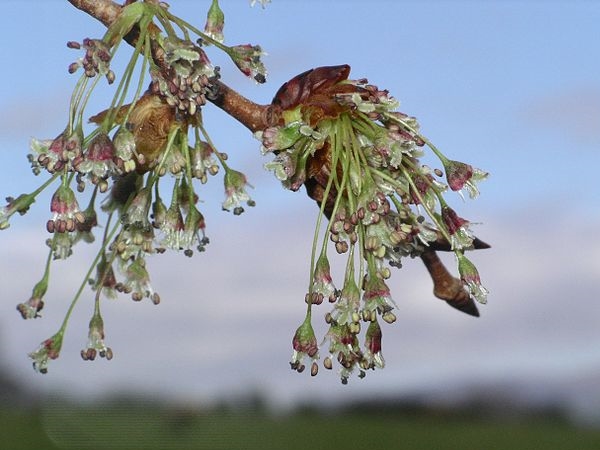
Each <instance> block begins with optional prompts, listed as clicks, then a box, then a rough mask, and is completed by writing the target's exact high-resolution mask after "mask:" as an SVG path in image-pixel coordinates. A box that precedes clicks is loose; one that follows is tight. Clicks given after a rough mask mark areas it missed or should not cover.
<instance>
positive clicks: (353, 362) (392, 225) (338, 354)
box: [257, 66, 487, 383]
mask: <svg viewBox="0 0 600 450" xmlns="http://www.w3.org/2000/svg"><path fill="white" fill-rule="evenodd" d="M349 70H350V68H349V67H348V66H333V67H320V68H317V69H314V70H312V71H308V72H305V73H303V74H301V75H299V76H297V77H296V78H294V79H292V80H290V81H289V82H288V83H286V84H285V85H284V86H283V87H282V88H281V89H280V90H279V92H278V93H277V95H276V96H275V98H274V100H273V105H274V107H277V108H279V109H280V112H281V117H282V120H281V121H280V123H279V124H278V125H277V126H274V127H271V128H268V129H266V130H264V131H262V132H259V133H257V137H258V138H259V139H260V140H261V142H262V147H263V153H265V154H272V155H274V158H273V160H272V161H271V162H269V163H267V164H266V167H267V168H268V169H270V170H272V171H273V172H274V174H275V176H276V177H277V178H278V179H279V180H281V182H282V184H283V185H284V186H285V187H286V188H288V189H291V190H297V189H299V188H300V187H301V186H302V185H304V186H305V187H306V189H307V192H308V194H309V196H311V197H312V198H313V199H315V200H316V201H317V203H318V204H319V206H320V215H319V219H318V223H317V231H318V230H320V229H321V228H320V227H321V225H320V223H321V218H322V217H323V216H324V217H326V218H327V219H329V226H328V228H327V232H326V235H325V236H323V237H322V241H321V243H320V244H319V242H318V241H317V240H315V242H314V246H313V261H315V263H314V264H313V268H312V269H311V270H312V272H311V273H312V277H311V283H310V285H309V286H308V294H307V295H306V301H307V303H308V310H307V319H306V320H305V322H304V324H303V326H302V327H300V328H299V329H298V331H297V332H296V335H295V336H294V339H293V347H294V354H293V355H292V362H291V365H292V368H293V369H296V370H299V369H300V368H302V367H304V365H303V363H302V358H303V357H305V356H308V357H310V358H311V359H312V360H313V364H314V359H315V358H316V355H318V352H317V349H316V348H314V347H313V345H312V342H313V341H315V339H316V338H315V337H314V332H313V331H312V327H309V324H310V317H311V310H312V305H318V304H320V303H322V301H323V299H325V298H326V299H328V301H329V302H330V303H331V304H332V309H331V311H330V312H328V313H327V314H326V322H327V324H328V325H329V331H328V332H327V334H326V336H325V340H324V342H323V344H322V345H321V347H322V348H323V349H325V350H326V351H327V352H328V356H327V357H326V358H325V359H324V362H323V364H324V366H325V368H327V369H330V368H331V367H332V362H333V361H336V360H337V361H338V363H339V364H340V366H341V369H340V375H341V379H342V382H344V383H346V382H347V380H348V377H349V375H350V374H351V373H352V372H353V371H355V370H358V372H359V375H361V376H364V374H365V370H367V369H373V368H375V367H383V365H384V359H383V356H382V353H381V339H382V331H381V327H380V321H383V322H386V323H393V322H394V321H395V320H396V316H395V313H394V310H395V309H396V304H395V302H394V301H393V300H392V297H391V294H390V289H389V287H388V285H387V282H386V280H387V279H388V278H389V277H390V275H391V271H390V269H389V268H388V267H387V265H386V262H387V263H389V264H390V265H392V266H397V267H400V266H401V260H402V259H403V258H404V257H406V256H418V255H421V254H423V253H424V252H426V251H429V249H430V247H431V246H433V245H434V244H436V243H438V242H446V243H447V244H449V248H450V249H451V250H452V251H454V252H455V254H456V255H457V259H458V268H459V272H460V276H461V280H462V282H463V284H464V287H465V289H467V290H468V294H469V295H470V296H471V297H472V298H474V299H475V300H477V301H479V302H481V303H485V301H486V294H487V291H486V290H485V288H484V287H483V286H482V285H481V282H480V279H479V275H478V273H477V270H476V269H475V266H474V265H473V264H472V263H471V262H470V261H469V260H468V259H467V257H466V256H465V255H464V252H465V251H466V250H470V249H472V248H473V242H474V239H475V238H474V236H473V235H472V233H471V230H470V228H469V221H467V220H466V219H463V218H461V217H460V216H458V214H457V213H456V212H455V211H454V210H453V209H452V208H451V207H450V206H449V205H448V203H447V202H446V200H445V198H444V196H443V195H444V193H445V191H446V190H447V188H448V187H449V188H450V189H451V190H453V191H460V190H461V189H463V188H464V189H467V190H468V191H469V193H470V195H471V197H474V196H475V195H476V194H477V188H476V183H477V182H478V181H480V180H482V179H484V178H485V177H486V176H487V174H486V173H484V172H482V171H480V170H478V169H474V168H473V167H471V166H470V165H468V164H464V163H461V162H457V161H452V160H449V159H448V158H446V157H445V156H444V155H443V154H442V153H441V152H440V151H439V150H438V149H437V148H436V147H435V146H433V145H432V144H431V143H430V142H429V141H428V140H427V139H426V138H425V137H423V136H422V135H421V134H420V132H419V125H418V123H417V121H416V120H415V118H413V117H409V116H407V115H405V114H403V113H400V112H397V111H396V109H397V107H398V102H397V101H396V100H395V99H394V98H393V97H392V96H391V95H390V94H389V93H388V91H385V90H380V89H379V88H377V87H376V86H374V85H371V84H368V82H367V80H365V79H361V80H349V79H348V75H349ZM426 146H427V147H429V148H430V149H431V150H432V151H433V153H434V154H435V155H436V156H437V157H438V158H439V160H440V162H441V165H442V167H443V169H444V170H443V171H442V170H440V169H439V168H438V169H434V170H432V169H430V168H429V167H427V166H425V165H422V164H421V163H420V162H419V158H420V157H421V156H422V155H423V154H424V149H425V147H426ZM444 173H445V177H444ZM328 241H331V243H332V245H333V247H334V248H335V251H336V252H337V253H338V254H345V255H347V263H346V270H345V276H344V279H343V280H342V282H341V283H340V285H339V286H340V288H341V289H339V290H338V289H336V288H335V286H334V283H333V281H332V276H331V274H330V271H329V260H328V254H327V250H328ZM319 249H320V250H319ZM317 254H318V257H316V255H317ZM307 321H308V322H307ZM307 323H308V324H307ZM362 328H366V332H365V334H364V341H363V345H362V347H361V345H360V339H359V336H360V333H361V329H362ZM311 333H312V334H311ZM309 334H310V338H309V337H307V336H308V335H309ZM298 342H300V343H303V344H302V345H299V344H298ZM307 342H310V343H311V344H310V345H308V344H307ZM307 346H308V347H309V348H310V352H308V351H305V350H302V351H301V349H303V348H305V347H307ZM311 373H313V374H315V373H316V370H312V371H311Z"/></svg>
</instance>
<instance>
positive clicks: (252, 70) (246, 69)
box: [229, 44, 267, 84]
mask: <svg viewBox="0 0 600 450" xmlns="http://www.w3.org/2000/svg"><path fill="white" fill-rule="evenodd" d="M229 50H230V52H229V56H230V57H231V59H232V60H233V62H234V63H235V65H236V66H237V67H238V69H240V71H241V72H242V73H243V74H244V75H246V76H247V77H250V78H253V79H254V80H255V81H256V82H257V83H261V84H262V83H264V82H265V81H267V79H266V75H267V69H266V68H265V66H264V64H263V63H262V61H261V60H260V57H261V56H262V55H264V54H265V53H264V52H263V51H262V49H261V48H260V46H259V45H250V44H243V45H235V46H233V47H230V49H229Z"/></svg>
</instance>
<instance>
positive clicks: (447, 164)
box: [443, 160, 488, 198]
mask: <svg viewBox="0 0 600 450" xmlns="http://www.w3.org/2000/svg"><path fill="white" fill-rule="evenodd" d="M443 164H444V168H445V169H446V180H447V181H448V186H450V189H452V190H453V191H460V190H461V189H463V188H466V189H467V191H468V192H469V197H471V198H475V197H477V196H478V195H479V190H478V189H477V186H476V183H478V182H480V181H483V180H485V179H486V178H487V176H488V173H487V172H484V171H483V170H481V169H477V168H474V167H473V166H471V165H470V164H465V163H462V162H460V161H452V160H446V161H443Z"/></svg>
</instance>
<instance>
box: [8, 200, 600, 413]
mask: <svg viewBox="0 0 600 450" xmlns="http://www.w3.org/2000/svg"><path fill="white" fill-rule="evenodd" d="M260 212H261V211H258V210H255V214H254V213H253V214H247V215H246V216H245V217H244V216H242V217H239V218H238V217H235V218H233V217H231V216H229V215H223V216H221V217H219V218H217V220H215V221H214V223H213V224H212V229H210V230H209V235H210V237H211V244H210V245H209V246H208V249H207V252H206V253H204V254H201V255H200V254H196V255H194V257H193V258H192V259H188V258H186V257H184V256H183V255H172V256H168V255H164V256H157V257H154V258H152V259H151V262H150V267H151V269H152V274H153V285H154V287H155V288H156V289H157V290H158V291H159V292H160V294H161V297H162V302H161V304H160V305H158V306H154V305H152V304H150V302H148V301H144V302H141V303H135V302H132V301H131V300H130V299H128V298H125V297H121V298H119V299H118V300H116V301H106V302H104V306H103V315H104V319H105V326H106V333H107V335H106V341H107V344H108V345H109V346H111V347H112V348H113V349H114V352H115V358H114V360H113V361H111V362H106V361H96V362H94V363H85V362H83V361H81V359H80V357H79V350H80V349H81V348H82V347H83V346H84V344H85V342H86V333H87V329H86V328H87V322H88V320H89V316H90V314H91V310H92V302H91V300H92V297H91V295H90V294H89V293H87V294H84V296H83V297H82V299H81V301H80V305H78V306H77V308H76V310H75V313H74V317H73V318H72V320H71V322H72V323H71V325H70V328H69V331H68V332H67V334H66V338H65V343H64V347H63V352H62V355H61V357H60V359H59V360H57V361H53V362H51V365H50V369H49V374H48V375H46V376H40V375H37V374H34V373H33V371H32V370H31V368H30V365H29V363H28V362H27V359H26V356H25V355H26V353H27V352H28V351H31V350H33V349H34V348H35V346H36V345H37V344H38V343H39V342H41V340H42V339H44V338H46V337H48V336H50V335H51V334H52V333H53V332H54V331H55V330H56V329H57V327H58V325H59V323H60V320H61V319H62V314H63V313H64V311H65V310H66V308H67V305H68V302H69V299H70V296H71V295H72V293H73V292H74V290H75V289H76V287H77V284H78V283H79V282H80V280H81V277H82V274H83V273H84V272H85V264H84V259H85V258H83V257H84V256H86V257H87V258H89V257H90V256H91V254H90V253H88V252H87V251H81V250H82V249H80V251H79V252H77V253H76V255H74V257H73V258H74V260H73V261H72V263H74V264H65V263H61V264H59V265H57V267H55V268H53V271H52V277H53V283H54V287H53V289H52V290H51V291H50V292H49V294H48V296H47V298H46V301H47V306H46V308H45V311H44V312H45V315H44V317H43V318H42V319H38V320H35V321H28V322H24V321H22V320H21V319H20V318H19V317H18V314H17V312H16V311H15V310H14V308H15V305H16V303H18V302H20V301H24V300H25V299H26V298H27V297H28V295H29V293H30V286H32V285H33V283H34V282H35V281H37V279H38V278H39V275H40V274H41V270H42V262H43V260H44V257H45V256H44V253H45V250H44V249H43V246H42V245H41V244H42V242H43V238H42V237H41V236H38V235H37V234H35V233H32V232H30V231H28V232H23V231H19V229H18V228H17V227H15V228H14V229H11V230H9V231H4V232H2V234H1V235H0V248H2V254H3V256H4V257H3V258H2V262H1V263H0V273H2V274H3V302H2V303H1V304H0V313H1V316H0V317H2V321H1V322H0V324H1V325H2V327H3V332H2V335H1V337H2V342H1V343H0V344H1V345H2V346H3V348H4V355H5V356H4V358H3V361H4V364H5V366H7V367H8V368H10V370H11V372H13V373H15V374H18V376H19V377H20V378H21V380H22V381H23V382H25V383H31V384H32V385H35V386H37V387H40V388H42V389H44V390H46V391H48V390H55V389H57V388H60V389H62V390H71V391H74V392H77V393H79V394H90V393H91V394H94V393H97V392H105V391H111V390H114V389H115V388H120V387H124V386H125V387H131V388H135V389H140V390H147V391H150V392H156V393H157V394H158V395H163V394H164V395H176V396H179V397H180V398H185V399H188V400H190V399H210V398H214V397H215V396H219V395H222V394H227V393H231V392H232V391H234V392H241V391H243V390H244V389H245V388H259V389H262V390H263V391H265V392H268V393H269V394H270V395H271V396H273V397H275V398H276V399H277V401H280V402H291V401H294V400H297V399H299V398H305V397H306V396H307V395H308V396H309V397H310V396H311V395H323V396H325V397H331V398H341V397H342V396H348V395H359V394H364V393H368V392H382V391H383V390H387V391H406V390H413V389H417V388H423V386H427V385H433V386H440V385H444V384H446V383H450V382H457V381H460V380H464V381H466V380H469V379H473V380H485V379H489V378H493V377H494V376H496V377H497V376H498V375H499V374H507V373H508V374H515V375H523V374H525V375H528V374H548V373H562V372H561V371H563V372H564V368H565V367H567V368H568V370H570V371H573V372H577V371H578V370H582V371H584V370H586V368H587V367H590V366H592V365H594V364H595V363H597V362H598V361H600V351H598V350H594V346H591V345H589V343H590V342H594V341H596V342H597V341H598V340H599V339H600V331H599V330H598V327H597V317H598V316H599V314H600V303H598V302H597V295H596V294H595V290H596V289H597V279H598V275H599V273H600V263H598V261H599V259H598V255H599V254H600V244H599V243H598V242H594V241H588V240H586V243H585V245H581V244H579V242H580V241H581V240H580V237H581V236H588V235H590V234H591V231H593V230H594V229H597V227H598V225H599V224H598V223H595V224H586V223H583V222H574V221H572V220H571V219H570V218H569V217H568V216H563V217H562V218H556V219H555V221H554V222H552V221H549V220H548V219H547V217H545V216H544V215H536V216H535V217H530V220H524V221H521V222H518V221H516V220H515V219H514V218H515V217H518V216H520V215H522V213H521V212H517V211H514V212H513V214H511V216H510V217H501V216H499V217H489V218H487V219H486V225H485V226H482V227H481V232H482V233H483V232H485V238H486V240H488V241H489V242H490V243H491V244H492V245H493V248H492V249H490V250H486V251H481V252H478V253H477V254H473V255H472V260H473V261H475V262H476V263H477V264H478V267H479V269H480V273H481V276H482V279H483V281H484V283H485V284H486V286H487V287H488V288H489V289H490V291H491V295H490V298H489V303H488V305H485V306H481V307H480V311H481V314H482V316H481V317H480V318H479V319H474V318H471V317H467V316H466V315H462V314H460V313H459V312H457V311H455V310H454V309H452V308H450V307H448V306H447V305H445V304H444V302H441V301H439V300H437V299H435V298H433V296H432V295H431V282H430V280H429V279H428V276H427V274H426V271H425V270H424V268H423V267H421V264H420V262H419V261H407V262H406V264H405V267H404V268H403V269H402V270H400V271H395V272H394V274H393V276H392V279H391V286H392V294H393V296H394V298H395V300H396V302H397V303H398V305H399V309H398V313H397V316H398V320H397V322H396V323H395V324H393V325H385V327H384V350H383V352H384V356H385V358H386V361H387V367H386V368H385V369H384V370H383V371H381V372H379V373H377V372H375V373H370V374H369V375H368V376H367V378H366V379H365V380H362V381H359V380H358V379H353V380H352V381H351V386H350V387H344V388H342V387H338V385H339V381H338V380H337V379H336V376H335V374H333V373H331V372H330V373H325V372H326V371H325V370H323V369H322V370H321V372H322V373H321V374H319V376H318V377H316V379H311V378H310V376H308V375H307V374H303V375H297V374H295V373H293V372H291V371H290V370H289V367H288V365H287V361H288V358H289V356H290V353H291V346H290V341H291V337H292V334H293V332H294V330H295V328H296V327H297V326H298V325H299V323H300V322H301V320H302V318H303V311H304V303H303V295H304V290H305V284H306V282H307V278H308V277H307V267H308V259H309V253H310V244H311V237H312V232H313V229H312V228H313V225H312V218H313V217H314V215H313V214H308V213H305V212H303V213H302V214H298V215H295V216H291V215H290V216H287V217H278V218H272V219H266V218H265V216H262V217H261V216H260V214H259V213H260ZM265 212H266V211H263V213H265ZM533 212H534V213H535V211H533ZM448 261H449V264H448V266H449V267H450V268H452V269H453V268H454V266H453V264H454V263H453V259H452V258H448ZM340 267H341V266H337V269H336V270H339V268H340ZM327 309H328V307H327V305H322V306H321V307H319V308H318V310H317V311H318V314H316V315H315V317H316V328H317V329H318V330H319V332H320V333H323V332H324V330H325V324H324V322H323V321H322V319H320V317H321V314H324V313H325V311H326V310H327ZM307 392H311V393H313V394H307Z"/></svg>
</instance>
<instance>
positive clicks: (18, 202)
mask: <svg viewBox="0 0 600 450" xmlns="http://www.w3.org/2000/svg"><path fill="white" fill-rule="evenodd" d="M34 201H35V196H34V195H31V194H21V195H19V196H18V197H17V198H13V197H6V202H7V204H6V206H3V207H1V208H0V230H6V229H7V228H8V227H9V226H10V222H9V219H10V218H11V217H12V216H13V214H15V213H17V212H18V213H19V214H20V215H24V214H26V213H27V211H28V210H29V207H30V206H31V205H32V204H33V202H34Z"/></svg>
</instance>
